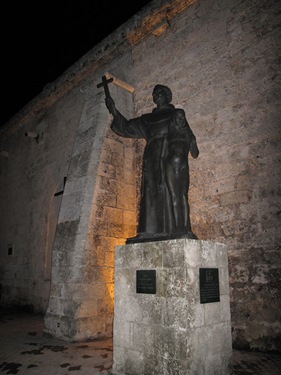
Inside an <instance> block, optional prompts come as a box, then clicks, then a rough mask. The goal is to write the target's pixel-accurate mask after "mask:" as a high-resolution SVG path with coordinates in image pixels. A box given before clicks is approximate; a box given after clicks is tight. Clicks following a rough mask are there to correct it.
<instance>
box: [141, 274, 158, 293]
mask: <svg viewBox="0 0 281 375" xmlns="http://www.w3.org/2000/svg"><path fill="white" fill-rule="evenodd" d="M136 280H137V293H145V294H156V270H137V278H136Z"/></svg>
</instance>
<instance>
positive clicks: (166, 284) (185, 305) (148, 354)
mask: <svg viewBox="0 0 281 375" xmlns="http://www.w3.org/2000/svg"><path fill="white" fill-rule="evenodd" d="M200 268H215V269H217V270H218V274H219V298H218V299H219V301H217V302H210V303H202V302H201V299H200V276H199V275H200V272H199V270H200ZM138 270H155V271H156V293H147V292H145V290H142V291H141V293H140V292H137V289H136V271H138ZM151 282H152V281H151ZM222 284H223V285H222ZM225 284H228V257H227V247H226V245H224V244H221V243H213V242H210V241H198V240H187V239H179V240H169V241H159V242H151V243H149V242H147V243H138V244H130V245H124V246H117V247H116V248H115V312H114V346H113V373H114V375H115V374H116V375H125V374H126V375H147V374H150V375H151V374H158V375H159V374H166V375H171V374H178V375H187V374H190V375H193V374H202V375H207V374H208V375H209V374H221V375H229V374H231V368H232V339H231V321H230V300H229V287H228V285H225ZM212 286H213V285H212ZM201 287H202V285H201ZM206 290H207V289H206ZM206 290H205V292H206Z"/></svg>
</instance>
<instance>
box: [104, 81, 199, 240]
mask: <svg viewBox="0 0 281 375" xmlns="http://www.w3.org/2000/svg"><path fill="white" fill-rule="evenodd" d="M103 85H107V83H106V81H105V80H103V83H101V84H100V85H99V87H101V86H103ZM152 97H153V101H154V103H155V104H156V108H154V109H153V111H152V112H151V113H147V114H144V115H142V116H140V117H137V118H134V119H130V120H127V119H126V118H125V117H124V116H123V115H122V114H121V113H120V112H119V111H118V110H117V108H116V106H115V103H114V100H113V99H112V97H111V96H110V94H109V92H108V87H107V90H106V99H105V103H106V106H107V108H108V110H109V112H110V113H111V114H112V115H113V121H112V124H111V129H112V130H113V131H114V132H115V133H116V134H118V135H120V136H123V137H129V138H144V139H145V140H146V146H145V150H144V156H143V175H142V187H141V202H140V213H139V224H138V232H137V233H138V234H137V236H136V237H132V238H128V239H127V243H133V242H147V241H157V240H165V239H173V238H192V239H197V236H196V235H195V234H194V233H193V232H192V230H191V224H190V218H189V204H188V188H189V168H188V153H189V152H190V153H191V155H192V157H194V158H197V157H198V155H199V150H198V147H197V143H196V138H195V135H194V134H193V132H192V130H191V129H190V127H189V125H188V122H187V121H186V118H185V113H184V111H183V110H181V109H176V108H175V107H174V105H173V104H171V101H172V92H171V90H170V89H169V87H167V86H164V85H156V86H155V87H154V89H153V93H152Z"/></svg>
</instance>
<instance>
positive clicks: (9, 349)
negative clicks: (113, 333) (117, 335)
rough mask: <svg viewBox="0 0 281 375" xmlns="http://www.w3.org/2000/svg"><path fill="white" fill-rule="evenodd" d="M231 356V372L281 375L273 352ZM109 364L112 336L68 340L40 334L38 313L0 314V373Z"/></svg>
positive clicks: (70, 370)
mask: <svg viewBox="0 0 281 375" xmlns="http://www.w3.org/2000/svg"><path fill="white" fill-rule="evenodd" d="M233 356H234V373H233V375H249V374H251V375H281V356H279V355H277V354H266V353H249V352H243V351H234V352H233ZM111 367H112V339H107V340H103V341H91V342H84V343H68V342H65V341H61V340H58V339H53V338H48V337H45V336H44V335H43V317H42V316H39V315H33V314H23V313H21V314H1V315H0V375H1V373H3V374H18V375H27V374H28V375H34V374H36V375H76V374H77V375H97V374H102V375H109V374H110V370H111ZM145 375H150V374H145ZM159 375H162V374H159ZM192 375H193V374H192Z"/></svg>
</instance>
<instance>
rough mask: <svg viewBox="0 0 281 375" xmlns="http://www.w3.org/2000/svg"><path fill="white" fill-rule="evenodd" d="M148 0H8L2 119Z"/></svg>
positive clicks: (2, 27)
mask: <svg viewBox="0 0 281 375" xmlns="http://www.w3.org/2000/svg"><path fill="white" fill-rule="evenodd" d="M149 2H150V1H149V0H129V1H125V0H107V1H105V0H99V1H97V0H79V1H78V0H68V1H65V0H56V1H54V2H52V1H49V2H42V1H36V2H34V1H32V2H31V1H28V0H26V1H19V0H18V1H16V0H9V2H3V3H2V6H1V8H2V9H1V22H0V35H1V36H0V38H1V39H0V40H1V64H2V69H1V71H2V80H1V81H2V89H1V93H2V105H1V111H0V114H1V115H0V125H3V124H4V123H6V122H7V121H8V120H9V119H10V118H11V117H12V116H13V115H15V114H16V113H17V112H18V111H19V110H20V109H21V108H22V107H24V106H25V105H26V104H27V103H28V102H29V101H30V100H32V99H33V98H34V97H36V96H37V95H38V94H39V93H40V92H41V91H42V89H43V88H44V86H45V85H46V84H48V83H50V82H52V81H54V80H55V79H57V78H58V77H59V76H60V75H61V74H62V73H63V72H65V71H66V70H67V69H68V68H69V67H70V66H71V65H72V64H74V63H75V62H76V61H77V60H79V59H80V57H82V56H83V55H84V54H85V53H87V52H88V51H89V50H90V49H91V48H93V47H94V46H95V45H96V44H97V43H99V42H100V41H101V40H102V39H103V38H104V37H106V36H107V35H108V34H110V33H111V32H112V31H114V30H115V29H116V28H117V27H119V26H120V25H121V24H123V23H124V22H126V21H127V20H128V19H129V18H130V17H132V16H133V15H134V14H135V13H136V12H138V11H139V10H140V9H141V8H142V7H143V6H145V5H146V4H148V3H149ZM4 4H5V5H4ZM3 82H4V85H3Z"/></svg>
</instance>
